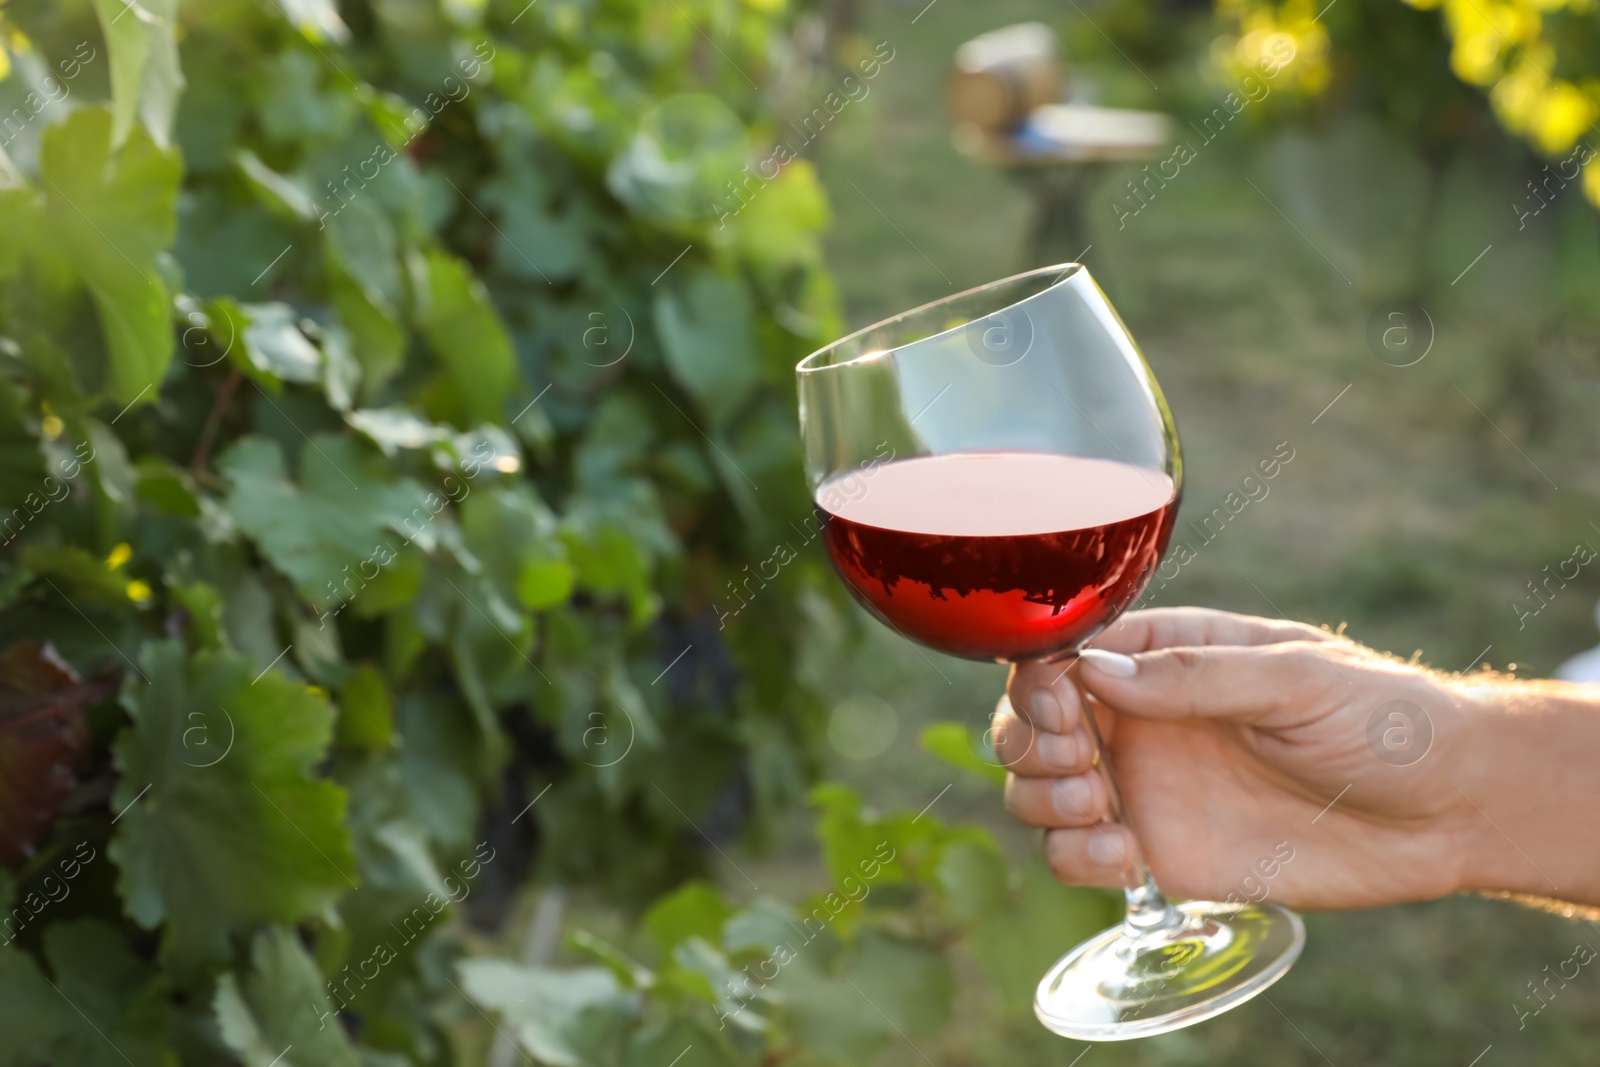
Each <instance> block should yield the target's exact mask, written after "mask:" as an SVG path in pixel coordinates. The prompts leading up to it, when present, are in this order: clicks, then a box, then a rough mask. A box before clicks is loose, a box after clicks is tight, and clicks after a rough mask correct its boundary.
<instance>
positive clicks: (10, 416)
mask: <svg viewBox="0 0 1600 1067" xmlns="http://www.w3.org/2000/svg"><path fill="white" fill-rule="evenodd" d="M3 243H4V242H0V244H3ZM44 475H45V467H44V454H43V453H42V452H40V451H39V439H38V437H36V436H35V435H34V433H33V432H32V431H31V430H29V429H28V426H27V423H25V422H24V421H23V413H22V397H21V396H20V395H19V394H18V393H17V390H16V389H14V388H13V387H12V385H11V383H10V382H9V381H7V380H6V379H5V378H0V500H4V501H7V502H8V503H9V502H11V501H16V502H19V503H20V502H22V501H23V500H24V498H25V497H26V496H27V494H29V493H37V492H38V491H39V490H40V489H41V488H42V487H43V486H42V483H43V481H44ZM12 507H13V509H15V508H16V504H12ZM12 520H15V521H12ZM26 525H27V523H26V522H24V521H22V518H21V517H20V516H17V515H15V514H14V513H13V514H6V515H3V516H0V531H3V534H4V540H5V541H10V540H11V538H13V537H15V536H16V535H17V534H18V533H19V532H20V530H21V528H22V527H25V526H26Z"/></svg>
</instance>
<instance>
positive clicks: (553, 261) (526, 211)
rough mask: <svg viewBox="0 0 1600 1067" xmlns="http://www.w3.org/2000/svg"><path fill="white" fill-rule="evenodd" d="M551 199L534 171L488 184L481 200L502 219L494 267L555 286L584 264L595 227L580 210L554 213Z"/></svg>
mask: <svg viewBox="0 0 1600 1067" xmlns="http://www.w3.org/2000/svg"><path fill="white" fill-rule="evenodd" d="M548 199H549V193H548V191H547V184H546V181H545V180H544V178H543V176H542V175H540V173H539V172H538V171H537V170H533V169H521V170H516V171H513V172H511V173H510V174H506V175H502V176H500V177H499V178H496V179H495V180H494V181H492V182H489V183H487V184H486V185H484V187H483V192H482V194H481V200H482V202H483V203H484V204H485V206H486V207H491V208H494V209H496V210H497V212H498V215H499V222H498V224H497V225H496V226H495V227H494V229H495V241H496V248H495V262H496V263H498V264H499V266H500V268H501V269H502V270H504V271H505V272H506V273H508V274H511V275H515V276H517V277H520V278H528V279H531V280H536V281H543V282H555V281H561V280H564V279H567V278H570V277H572V276H573V275H574V274H576V273H577V271H578V268H579V267H580V266H581V265H582V263H583V258H584V252H585V250H586V244H587V233H588V231H589V229H590V227H591V226H592V225H593V224H592V222H591V221H590V220H589V219H588V218H586V217H585V215H584V214H582V213H580V212H578V211H573V210H568V211H565V212H560V213H557V212H553V211H551V210H549V208H548V207H547V202H548Z"/></svg>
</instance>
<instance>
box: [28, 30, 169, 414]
mask: <svg viewBox="0 0 1600 1067" xmlns="http://www.w3.org/2000/svg"><path fill="white" fill-rule="evenodd" d="M132 17H133V16H131V15H130V16H129V18H130V19H131V18H132ZM111 121H112V120H111V115H110V114H109V113H108V112H106V111H105V110H103V109H101V108H92V107H85V108H79V109H78V110H76V111H74V112H73V113H72V114H71V116H70V117H68V119H67V120H66V121H65V122H62V123H59V124H57V125H54V126H50V127H48V128H47V129H46V130H45V132H44V136H43V140H42V147H41V150H40V163H39V180H40V182H41V183H42V184H43V186H44V187H45V204H46V213H47V216H48V220H49V225H50V227H51V232H52V235H53V237H54V238H55V239H56V241H57V242H58V243H59V245H60V247H62V248H63V249H64V250H65V252H66V255H67V258H68V260H69V262H71V264H72V266H73V267H74V268H75V269H76V270H77V272H78V274H79V275H81V276H82V278H83V280H84V282H85V283H86V284H87V285H88V287H89V291H90V292H91V293H92V294H93V296H94V301H95V306H96V307H97V308H98V309H99V312H100V319H101V325H102V327H103V328H104V330H105V333H106V344H107V348H108V350H109V355H110V360H111V394H112V397H113V399H115V400H116V401H117V402H118V403H121V404H132V403H134V402H136V401H141V400H144V401H148V400H150V399H153V398H154V395H155V393H156V388H155V387H156V386H158V385H159V384H160V382H161V379H162V377H163V376H164V375H165V374H166V370H167V363H168V361H169V360H170V359H171V358H172V349H173V331H172V326H171V317H172V316H171V307H172V300H171V296H170V295H169V293H168V290H167V286H166V283H165V282H164V281H162V278H161V275H160V273H159V272H158V271H157V270H156V265H155V261H156V256H157V253H159V252H160V251H161V250H162V249H164V248H166V247H167V245H169V244H171V243H172V237H173V231H174V228H175V226H176V218H177V214H176V212H177V195H178V181H179V175H180V171H181V167H180V165H179V162H178V157H177V154H176V153H174V152H170V151H168V152H163V151H161V150H159V149H158V148H157V147H156V146H155V144H153V143H152V142H151V140H150V138H149V137H148V136H147V135H145V134H144V133H143V132H141V131H138V130H135V131H134V133H133V134H132V135H131V136H130V137H129V139H128V143H127V144H126V145H124V146H123V147H122V149H121V150H120V151H119V152H118V153H117V154H116V156H115V157H113V156H112V155H111Z"/></svg>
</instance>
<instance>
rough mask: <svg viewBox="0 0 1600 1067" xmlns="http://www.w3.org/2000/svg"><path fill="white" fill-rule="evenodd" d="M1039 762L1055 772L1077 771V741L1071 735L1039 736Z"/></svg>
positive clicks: (1041, 734) (1042, 733)
mask: <svg viewBox="0 0 1600 1067" xmlns="http://www.w3.org/2000/svg"><path fill="white" fill-rule="evenodd" d="M1039 762H1041V763H1043V764H1044V765H1045V766H1046V767H1049V768H1050V769H1051V770H1056V771H1066V772H1069V773H1070V772H1072V771H1075V770H1077V769H1078V739H1077V737H1075V736H1074V735H1072V734H1050V733H1044V732H1042V731H1041V732H1040V734H1039Z"/></svg>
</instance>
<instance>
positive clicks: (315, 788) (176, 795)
mask: <svg viewBox="0 0 1600 1067" xmlns="http://www.w3.org/2000/svg"><path fill="white" fill-rule="evenodd" d="M141 661H142V674H143V678H144V680H143V681H141V682H136V683H134V684H132V685H131V686H130V687H129V689H128V690H127V692H126V694H125V696H124V704H125V706H126V707H127V710H128V714H129V716H130V717H131V718H132V720H133V721H132V724H131V725H129V726H128V727H126V728H125V729H123V730H122V731H121V732H120V733H119V734H118V735H117V739H116V742H115V744H114V745H113V754H114V762H115V765H116V767H117V770H118V771H119V772H121V776H122V777H121V781H120V782H119V783H118V786H117V790H116V794H115V796H114V797H113V800H112V804H113V807H114V808H115V809H116V810H118V811H123V812H124V814H123V815H122V817H121V819H120V820H119V822H118V825H117V830H116V834H115V836H114V837H113V838H112V842H111V847H110V851H111V856H112V858H113V859H114V860H115V861H116V863H117V866H118V867H119V868H120V869H121V872H122V874H121V877H120V879H119V881H118V886H119V889H120V891H121V894H122V898H123V901H124V903H125V906H126V908H127V910H128V914H129V915H131V916H132V917H133V919H134V920H135V921H136V922H138V923H139V924H140V925H141V926H144V927H146V928H148V929H154V928H155V927H157V926H159V925H161V924H162V923H165V924H166V929H165V932H164V936H163V940H164V944H165V949H166V951H167V952H168V953H169V955H170V956H171V957H172V958H173V959H174V961H175V962H176V963H177V964H178V965H179V966H180V967H183V966H193V965H195V964H197V963H199V962H201V961H204V960H208V959H219V958H223V957H225V956H226V953H227V947H228V937H229V935H230V934H232V933H238V932H242V931H245V930H248V929H250V928H251V927H252V926H254V925H255V924H259V923H266V922H298V921H300V920H302V919H305V918H307V917H309V916H312V915H317V914H320V913H322V912H323V911H324V909H326V908H328V907H330V906H331V905H332V904H333V903H334V901H336V900H337V899H338V897H339V895H340V894H341V893H343V892H344V891H346V890H347V889H351V888H353V887H354V881H353V869H354V856H353V854H352V852H351V847H350V835H349V831H348V830H346V829H345V827H344V825H343V820H344V811H345V796H344V792H343V791H342V790H341V789H340V788H339V787H338V786H336V785H334V784H333V783H332V782H328V781H323V780H320V779H318V778H317V777H316V775H315V767H316V765H317V763H318V762H319V761H321V759H322V758H323V756H324V754H325V753H326V751H327V747H328V741H329V737H330V734H331V733H332V729H333V718H334V715H333V709H332V708H331V707H329V705H328V703H327V701H326V700H324V699H322V698H321V697H319V696H316V695H315V694H313V693H312V692H311V691H310V690H308V689H307V688H306V687H305V686H303V685H300V684H297V683H295V682H291V681H290V680H289V679H287V678H285V677H284V676H283V675H281V674H277V673H272V672H268V673H266V674H263V675H261V676H260V677H259V679H257V680H255V681H252V674H253V670H252V668H251V666H250V664H249V663H248V662H247V661H246V660H244V659H243V658H241V657H237V656H231V655H221V654H218V653H213V652H202V653H200V654H198V655H196V656H194V657H193V658H186V657H185V655H184V652H183V648H182V646H181V645H179V644H177V643H176V642H171V641H167V642H160V643H157V644H151V645H147V646H146V648H145V651H144V654H143V656H142V657H141ZM196 727H204V728H205V730H206V734H207V740H208V742H209V741H213V740H216V739H218V738H221V737H225V736H226V737H231V738H232V744H231V745H230V746H228V747H227V748H226V749H225V754H224V755H221V756H220V757H219V756H217V755H214V754H213V753H212V752H211V748H212V745H211V744H209V743H208V745H207V746H206V748H205V750H204V751H203V752H201V753H198V754H197V752H196V749H195V746H194V744H193V742H194V740H195V737H196V735H195V734H193V733H192V732H191V731H193V730H194V729H195V728H196ZM225 731H226V732H225ZM202 764H204V765H203V766H202ZM277 1051H281V1049H280V1050H277Z"/></svg>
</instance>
